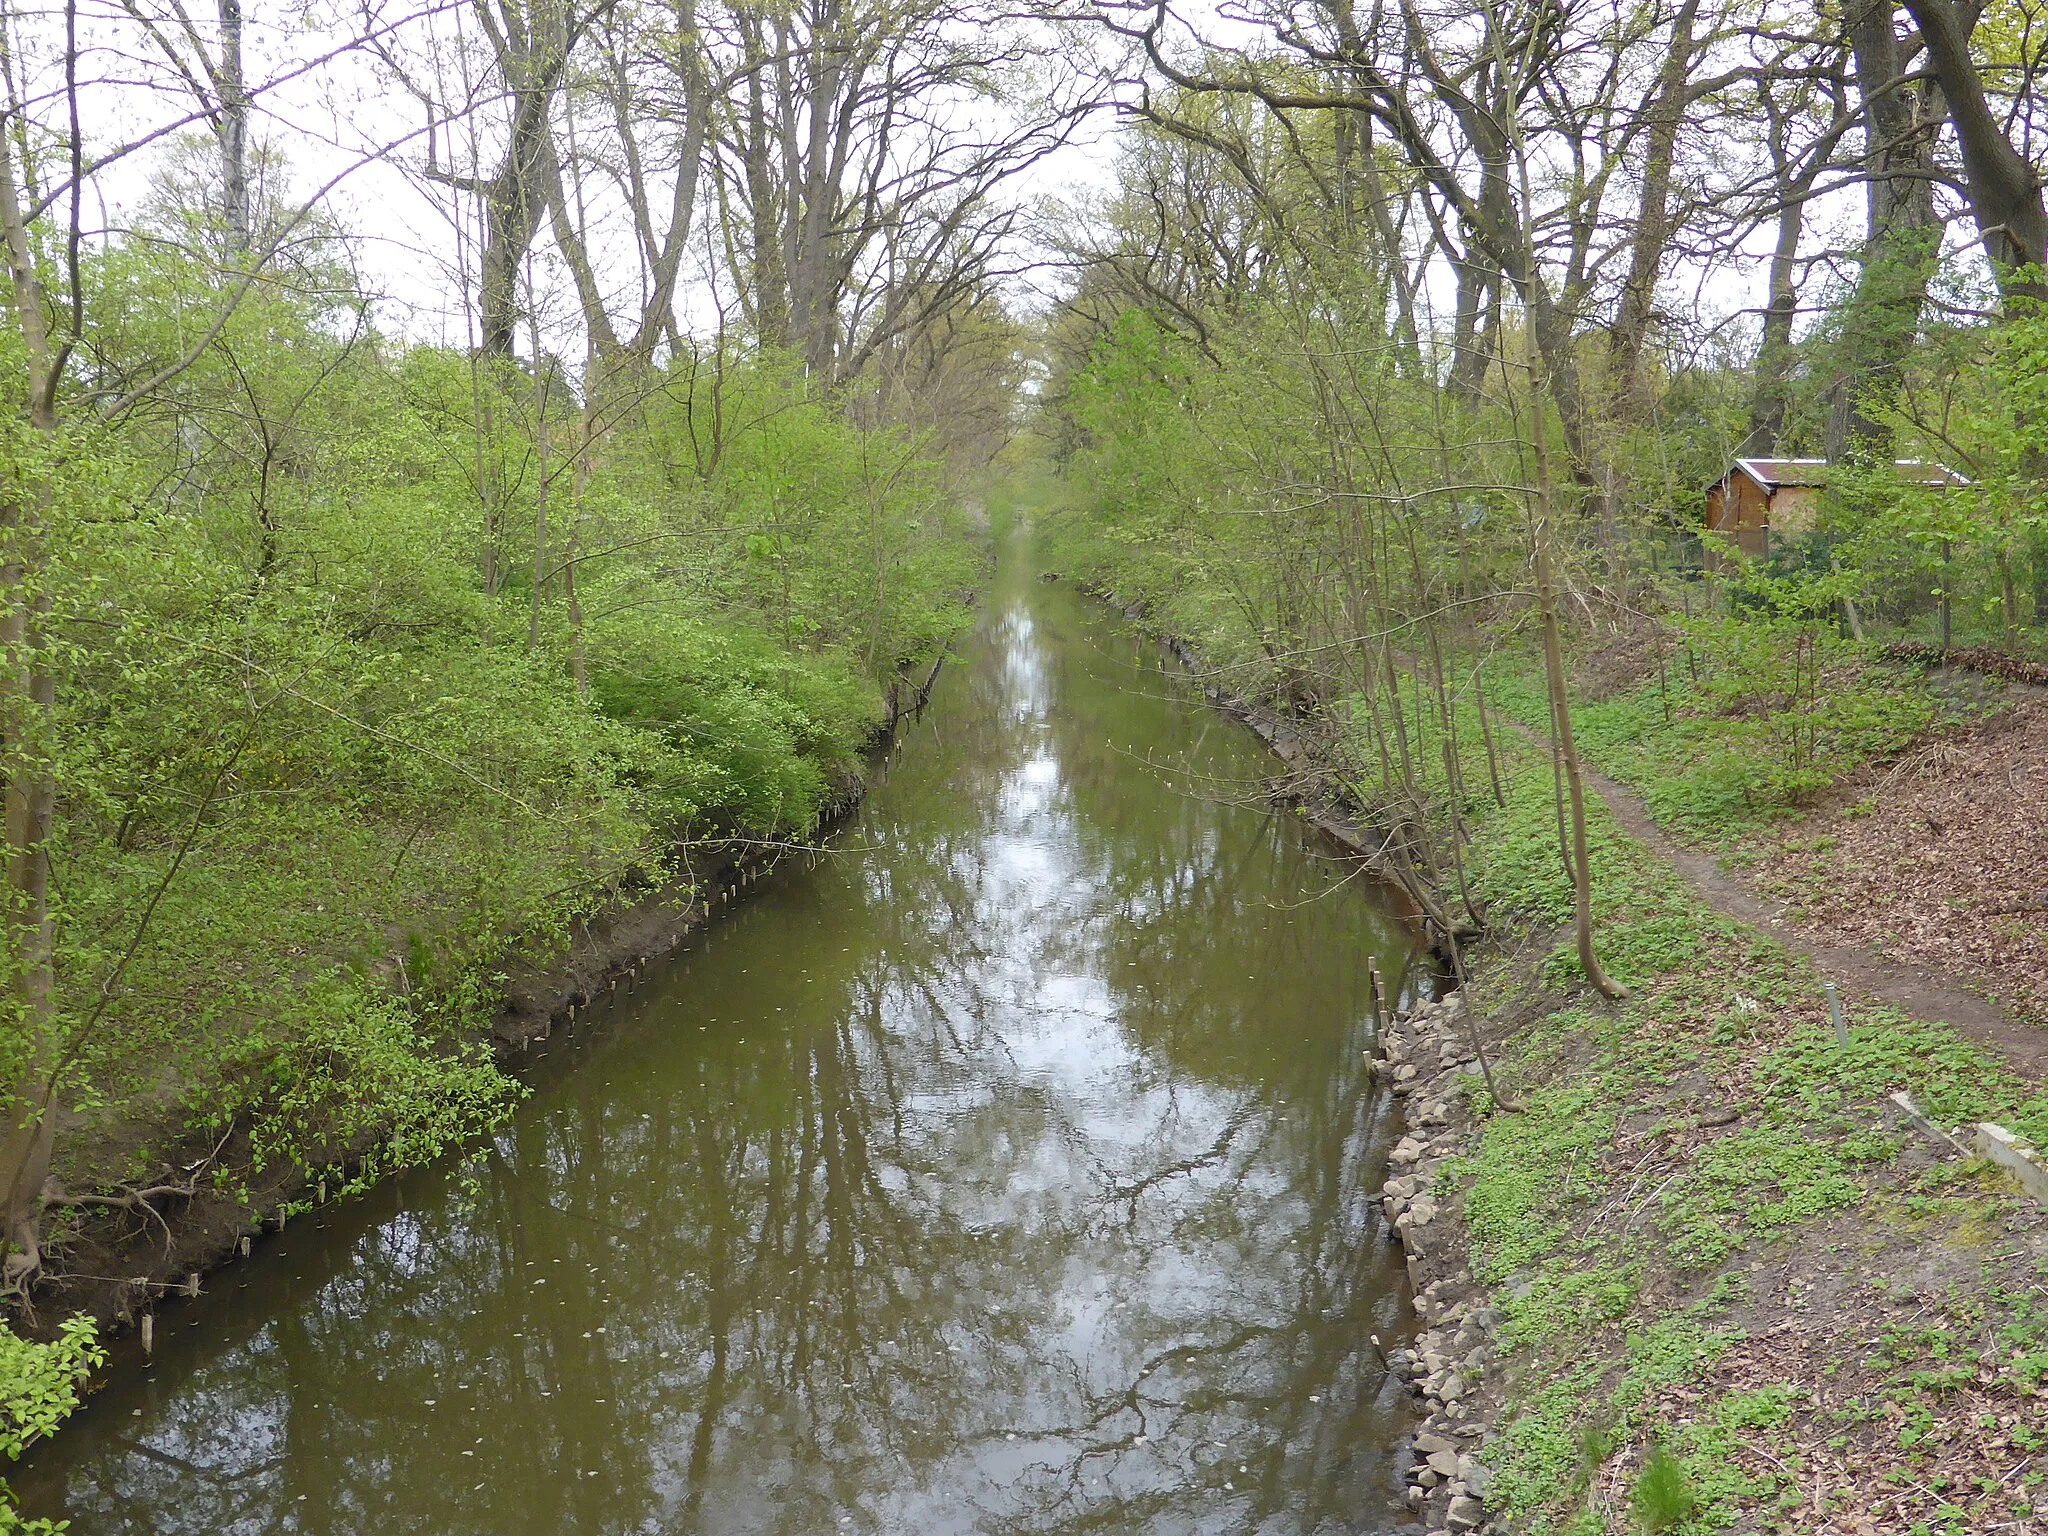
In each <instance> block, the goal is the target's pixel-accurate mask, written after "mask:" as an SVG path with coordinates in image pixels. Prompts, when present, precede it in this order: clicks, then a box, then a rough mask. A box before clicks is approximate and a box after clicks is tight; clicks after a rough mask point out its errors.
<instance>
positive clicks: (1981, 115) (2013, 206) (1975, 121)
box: [1906, 0, 2048, 299]
mask: <svg viewBox="0 0 2048 1536" xmlns="http://www.w3.org/2000/svg"><path fill="white" fill-rule="evenodd" d="M1906 9H1907V10H1909V11H1911V12H1912V13H1913V19H1914V20H1915V21H1917V22H1918V23H1919V24H1920V37H1921V39H1922V41H1923V42H1925V43H1926V45H1927V57H1928V60H1929V62H1931V63H1932V64H1933V66H1934V73H1935V77H1936V78H1937V79H1938V80H1940V82H1941V91H1942V95H1943V96H1944V97H1945V98H1946V99H1947V103H1948V115H1949V121H1950V122H1951V123H1953V124H1954V125H1955V130H1956V138H1957V140H1958V142H1960V144H1961V145H1962V151H1963V170H1964V173H1965V176H1966V179H1967V184H1968V185H1967V191H1968V195H1969V200H1970V214H1971V217H1972V218H1973V219H1974V220H1975V221H1976V224H1977V229H1978V232H1979V233H1980V234H1981V235H1982V236H1983V239H1984V251H1985V254H1986V255H1987V256H1989V257H1990V258H1991V266H1992V270H1993V271H1994V272H1995V273H1996V274H1997V276H1998V285H1999V289H2000V291H2001V292H2002V293H2004V294H2005V296H2006V297H2007V298H2013V297H2026V298H2031V299H2041V298H2044V297H2048V286H2044V284H2043V281H2042V275H2041V271H2040V269H2041V268H2042V267H2043V266H2044V265H2048V205H2044V204H2043V202H2042V200H2041V178H2040V176H2039V174H2038V173H2037V172H2036V171H2035V169H2034V167H2033V166H2032V165H2031V164H2029V163H2028V161H2027V159H2026V157H2025V156H2023V155H2022V154H2021V153H2020V152H2019V151H2018V150H2017V149H2015V148H2013V145H2012V141H2011V140H2010V139H2009V138H2007V137H2006V135H2005V132H2004V130H2002V129H2001V128H2000V127H1999V126H1998V119H1997V118H1996V117H1994V116H1993V115H1992V111H1991V105H1990V103H1989V102H1988V101H1987V100H1986V99H1985V96H1984V81H1983V79H1982V77H1981V76H1979V75H1978V73H1977V65H1976V63H1975V61H1974V60H1972V59H1971V57H1970V33H1971V32H1972V31H1973V30H1974V29H1975V25H1976V20H1977V16H1978V14H1979V12H1980V9H1981V7H1980V6H1979V5H1977V4H1972V5H1970V6H1969V7H1968V8H1967V12H1966V11H1965V9H1964V8H1963V7H1960V6H1957V5H1956V4H1955V3H1954V0H1906Z"/></svg>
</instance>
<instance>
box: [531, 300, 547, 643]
mask: <svg viewBox="0 0 2048 1536" xmlns="http://www.w3.org/2000/svg"><path fill="white" fill-rule="evenodd" d="M526 326H527V335H528V337H529V338H530V339H531V341H532V345H533V445H534V453H535V455H536V457H537V459H538V461H539V465H540V472H539V474H538V475H536V476H535V479H534V496H533V608H532V611H531V612H530V614H529V615H528V618H527V621H526V645H527V649H529V650H531V649H532V648H533V647H535V646H537V645H539V644H540V606H541V598H542V595H543V594H544V593H545V592H546V591H547V585H548V379H547V370H546V368H545V366H544V364H543V360H542V357H541V350H540V317H539V315H538V314H537V313H536V309H535V305H534V302H533V273H532V272H531V271H528V273H527V275H526Z"/></svg>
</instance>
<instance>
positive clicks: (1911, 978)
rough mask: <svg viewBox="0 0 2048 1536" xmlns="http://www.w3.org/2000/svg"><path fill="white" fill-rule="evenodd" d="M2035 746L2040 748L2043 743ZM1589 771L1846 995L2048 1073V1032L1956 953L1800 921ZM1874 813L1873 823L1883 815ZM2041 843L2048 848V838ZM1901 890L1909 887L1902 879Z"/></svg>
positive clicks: (1696, 877) (1626, 792) (1649, 839)
mask: <svg viewBox="0 0 2048 1536" xmlns="http://www.w3.org/2000/svg"><path fill="white" fill-rule="evenodd" d="M2044 727H2048V720H2044ZM2036 752H2037V754H2038V752H2039V748H2038V746H2037V748H2036ZM1909 761H1910V759H1909ZM1584 776H1585V781H1586V784H1587V786H1588V787H1589V788H1591V789H1593V790H1595V791H1596V792H1597V793H1598V794H1599V795H1600V798H1601V799H1603V800H1605V801H1606V802H1607V806H1608V809H1609V810H1611V811H1612V812H1613V813H1614V816H1615V819H1616V820H1617V821H1619V822H1620V823H1621V824H1622V826H1623V828H1625V829H1626V830H1627V832H1628V834H1629V835H1630V836H1631V837H1633V838H1635V839H1637V840H1638V841H1639V842H1642V843H1644V844H1646V845H1647V846H1648V847H1650V848H1651V849H1652V850H1654V851H1655V852H1656V853H1657V854H1659V855H1660V856H1661V857H1663V858H1665V859H1668V860H1669V861H1670V862H1671V864H1672V865H1673V866H1674V867H1675V868H1676V869H1677V870H1678V872H1679V873H1680V874H1681V875H1683V876H1684V877H1685V879H1686V882H1687V883H1688V884H1690V885H1691V886H1692V888H1693V889H1694V890H1695V891H1697V892H1698V893H1699V895H1700V897H1701V899H1702V900H1704V901H1705V902H1706V903H1707V904H1708V905H1709V906H1711V907H1713V908H1714V909H1715V910H1716V911H1717V912H1721V913H1723V914H1725V915H1726V916H1729V917H1732V918H1735V919H1736V920H1737V921H1739V922H1744V923H1748V924H1749V925H1751V926H1752V927H1754V928H1758V929H1760V930H1762V931H1763V932H1764V933H1767V934H1769V935H1770V936H1771V937H1772V938H1773V939H1776V940H1777V941H1778V942H1779V943H1780V944H1782V945H1784V946H1785V947H1786V948H1787V949H1789V950H1792V951H1793V952H1795V953H1797V954H1801V955H1805V956H1806V957H1807V958H1808V959H1809V960H1811V961H1812V962H1813V964H1814V966H1815V968H1816V969H1818V970H1819V971H1820V973H1821V974H1822V975H1823V976H1826V977H1829V978H1831V979H1832V980H1833V981H1834V982H1835V983H1836V985H1837V986H1839V987H1840V988H1842V990H1843V992H1844V994H1845V996H1854V995H1856V994H1861V995H1862V996H1865V997H1868V998H1873V999H1875V1000H1877V1001H1879V1002H1885V1003H1890V1004H1892V1005H1894V1006H1895V1007H1897V1008H1900V1009H1902V1010H1904V1011H1905V1012H1907V1013H1909V1014H1912V1015H1913V1016H1914V1017H1915V1018H1921V1019H1928V1020H1931V1021H1937V1022H1941V1023H1946V1024H1949V1025H1952V1026H1953V1027H1954V1028H1955V1029H1956V1030H1958V1031H1959V1032H1961V1033H1962V1034H1964V1035H1967V1036H1969V1038H1971V1039H1972V1040H1975V1041H1977V1042H1978V1043H1980V1044H1982V1045H1986V1046H1989V1047H1990V1048H1991V1049H1993V1050H1995V1051H1997V1052H1998V1053H1999V1054H2000V1055H2002V1056H2003V1057H2004V1058H2005V1059H2006V1060H2007V1061H2009V1062H2011V1063H2012V1065H2013V1066H2014V1067H2015V1068H2016V1069H2018V1070H2019V1071H2020V1072H2021V1073H2023V1074H2025V1075H2026V1076H2028V1077H2031V1078H2035V1079H2041V1078H2048V1031H2043V1030H2041V1029H2037V1028H2036V1027H2034V1026H2033V1025H2032V1024H2028V1023H2026V1022H2024V1021H2022V1020H2019V1019H2015V1018H2012V1017H2010V1016H2009V1015H2008V1014H2007V1013H2006V1012H2004V1011H2003V1010H2002V1009H2000V1008H1999V1006H1998V1005H1997V1004H1996V1003H1994V1002H1991V1001H1990V1000H1988V999H1986V998H1985V997H1983V996H1981V995H1979V994H1978V993H1976V992H1973V991H1970V990H1969V989H1968V988H1967V987H1965V986H1964V985H1963V984H1962V983H1961V982H1960V981H1959V980H1958V979H1957V978H1956V977H1955V976H1953V975H1951V974H1949V973H1948V971H1947V970H1946V969H1945V968H1944V967H1946V966H1948V965H1950V964H1953V963H1954V959H1955V956H1954V955H1953V954H1952V953H1949V952H1945V951H1942V950H1940V949H1938V948H1934V947H1930V949H1929V950H1928V952H1927V953H1926V955H1925V959H1924V960H1922V958H1921V956H1920V955H1919V954H1917V953H1915V952H1913V951H1911V950H1905V951H1902V952H1903V953H1905V954H1906V955H1907V958H1901V959H1894V958H1892V957H1890V956H1888V955H1883V954H1879V953H1878V952H1877V951H1876V950H1874V949H1872V948H1871V947H1869V945H1868V944H1867V943H1866V942H1863V938H1864V935H1862V934H1859V933H1858V932H1856V931H1855V930H1854V929H1852V928H1850V927H1849V926H1847V925H1836V926H1834V927H1830V926H1828V925H1826V924H1821V925H1818V926H1816V927H1813V928H1808V927H1801V926H1797V925H1795V923H1794V922H1793V921H1791V920H1789V918H1790V914H1788V913H1787V912H1786V911H1785V908H1784V903H1783V902H1782V901H1778V900H1774V899H1773V898H1772V897H1770V896H1769V895H1766V894H1764V893H1763V892H1761V891H1759V890H1757V889H1755V888H1754V887H1752V886H1751V885H1750V884H1749V882H1747V881H1745V880H1744V879H1742V878H1741V877H1739V876H1737V875H1734V874H1731V873H1729V872H1728V871H1727V870H1724V869H1723V868H1722V867H1721V863H1720V859H1719V856H1718V855H1716V854H1715V853H1712V852H1710V851H1707V850H1704V849H1699V848H1689V847H1686V846H1684V845H1683V844H1681V843H1679V842H1677V841H1676V840H1674V839H1673V838H1672V836H1671V835H1670V834H1669V833H1668V832H1666V831H1665V830H1664V829H1663V828H1662V827H1660V826H1658V825H1657V824H1656V822H1654V821H1652V820H1651V819H1650V813H1649V811H1648V810H1647V809H1645V807H1644V805H1643V800H1642V796H1640V795H1638V794H1637V793H1636V792H1635V791H1634V790H1632V789H1630V788H1629V787H1628V786H1627V785H1625V784H1622V783H1619V782H1618V781H1616V780H1614V779H1610V778H1608V777H1607V776H1606V775H1605V774H1603V773H1600V772H1598V771H1596V770H1594V769H1592V768H1590V767H1589V768H1586V769H1585V770H1584ZM2044 809H2048V806H2044V805H2043V804H2040V803H2037V804H2036V805H2035V806H2034V807H2033V808H2032V815H2033V818H2034V820H2035V821H2036V823H2037V824H2038V823H2039V822H2040V820H2041V817H2042V813H2043V811H2044ZM1870 819H1871V821H1873V822H1875V821H1877V820H1878V819H1879V818H1876V817H1873V818H1870ZM1812 827H1813V824H1812V823H1811V822H1810V821H1809V822H1806V823H1802V830H1803V833H1804V835H1807V836H1811V835H1812ZM1958 846H1960V844H1959V845H1958ZM2043 846H2044V847H2048V844H2044V845H2043ZM2033 867H2034V870H2035V872H2036V875H2037V877H2039V878H2041V879H2043V880H2048V876H2042V875H2041V874H2040V871H2041V870H2042V867H2043V866H2042V861H2041V856H2040V852H2039V851H2037V852H2036V855H2035V861H2034V866H2033ZM1892 878H1893V879H1894V881H1898V880H1899V878H1900V875H1899V872H1898V871H1896V870H1894V871H1893V874H1892ZM1959 878H1960V876H1959ZM1900 888H1901V889H1905V887H1904V886H1903V885H1902V886H1901V887H1900ZM1913 889H1914V892H1915V894H1913V895H1910V896H1909V897H1907V898H1905V899H1910V900H1914V901H1916V902H1919V903H1922V904H1925V905H1928V906H1930V907H1931V905H1932V902H1931V900H1930V899H1929V898H1927V897H1926V896H1925V895H1924V893H1923V892H1921V890H1920V883H1918V882H1916V883H1915V885H1914V887H1913ZM2036 926H2037V927H2039V926H2040V925H2039V924H2037V925H2036ZM1916 962H1918V963H1916Z"/></svg>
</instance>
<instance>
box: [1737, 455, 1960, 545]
mask: <svg viewBox="0 0 2048 1536" xmlns="http://www.w3.org/2000/svg"><path fill="white" fill-rule="evenodd" d="M1892 467H1893V468H1894V469H1896V470H1897V471H1898V473H1899V474H1900V476H1901V477H1903V478H1905V479H1908V480H1913V481H1917V482H1919V483H1920V484H1922V485H1935V486H1940V487H1941V488H1942V489H1944V490H1946V489H1948V488H1950V487H1952V486H1959V485H1968V484H1969V483H1970V482H1969V481H1968V480H1966V479H1965V478H1964V477H1963V476H1961V475H1959V474H1957V473H1956V472H1955V471H1954V470H1952V469H1950V468H1948V467H1947V466H1946V465H1944V464H1935V463H1932V462H1930V461H1929V460H1926V459H1900V460H1898V461H1897V462H1896V463H1895V464H1894V465H1893V466H1892ZM1827 483H1828V461H1827V460H1826V459H1737V460H1736V461H1735V462H1734V463H1733V464H1731V465H1729V466H1728V469H1727V472H1726V473H1724V474H1723V475H1722V476H1721V478H1720V479H1718V480H1716V481H1715V482H1714V483H1713V484H1712V485H1710V486H1708V487H1707V531H1708V532H1710V533H1724V534H1730V535H1732V536H1733V537H1734V539H1735V544H1736V547H1737V548H1738V549H1740V550H1741V551H1742V552H1743V553H1744V554H1745V555H1761V554H1763V553H1764V551H1765V550H1767V549H1769V548H1770V542H1771V537H1772V535H1774V534H1775V535H1777V536H1779V537H1797V536H1798V535H1800V534H1802V533H1811V532H1812V531H1813V525H1814V521H1815V519H1816V518H1817V517H1818V516H1819V515H1820V497H1821V492H1822V491H1823V490H1824V489H1825V488H1826V486H1827Z"/></svg>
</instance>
